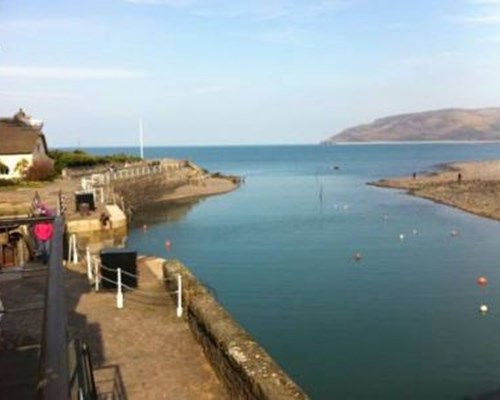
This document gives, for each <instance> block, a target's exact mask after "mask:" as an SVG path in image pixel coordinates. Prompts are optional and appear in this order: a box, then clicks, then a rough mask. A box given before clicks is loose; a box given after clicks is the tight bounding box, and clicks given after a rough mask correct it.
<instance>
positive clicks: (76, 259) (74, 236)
mask: <svg viewBox="0 0 500 400" xmlns="http://www.w3.org/2000/svg"><path fill="white" fill-rule="evenodd" d="M71 236H72V237H73V241H72V244H73V246H72V249H71V250H72V256H73V258H72V261H73V264H77V263H78V251H77V248H76V235H75V234H74V233H73V234H72V235H71Z"/></svg>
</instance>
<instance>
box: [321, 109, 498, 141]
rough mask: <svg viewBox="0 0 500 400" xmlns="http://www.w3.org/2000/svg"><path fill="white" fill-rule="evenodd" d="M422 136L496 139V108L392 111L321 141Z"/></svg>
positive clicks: (436, 139) (434, 139) (443, 139)
mask: <svg viewBox="0 0 500 400" xmlns="http://www.w3.org/2000/svg"><path fill="white" fill-rule="evenodd" d="M424 140H425V141H445V140H446V141H448V140H450V141H453V140H500V108H481V109H476V110H465V109H446V110H435V111H426V112H420V113H413V114H401V115H395V116H391V117H386V118H381V119H377V120H375V121H374V122H372V123H371V124H366V125H358V126H355V127H352V128H348V129H345V130H343V131H342V132H340V133H338V134H336V135H334V136H331V137H330V138H328V139H326V140H325V141H323V142H322V143H323V144H333V143H342V142H375V141H384V142H400V141H424Z"/></svg>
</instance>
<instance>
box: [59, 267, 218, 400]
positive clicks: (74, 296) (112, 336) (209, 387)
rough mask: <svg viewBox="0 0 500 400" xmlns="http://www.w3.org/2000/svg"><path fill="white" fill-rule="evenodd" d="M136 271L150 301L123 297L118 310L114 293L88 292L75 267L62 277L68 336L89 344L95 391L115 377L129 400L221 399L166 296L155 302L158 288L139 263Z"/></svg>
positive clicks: (215, 382)
mask: <svg viewBox="0 0 500 400" xmlns="http://www.w3.org/2000/svg"><path fill="white" fill-rule="evenodd" d="M139 270H140V274H141V279H140V280H141V285H142V287H144V286H148V289H149V290H155V289H154V286H155V284H156V294H155V295H152V297H153V298H154V300H155V301H151V297H146V296H140V295H136V296H131V295H128V294H125V307H124V308H123V309H121V310H118V309H117V308H116V300H115V295H114V293H104V292H99V293H94V292H92V291H91V290H90V288H89V284H88V283H87V280H86V276H85V275H84V271H82V269H81V268H79V267H77V266H73V267H71V268H70V269H69V270H68V273H67V279H66V282H67V287H68V295H69V303H70V304H69V309H70V314H69V324H70V329H71V335H77V336H79V337H81V338H84V339H85V340H86V341H87V343H88V344H89V345H90V348H91V352H92V356H93V362H94V364H95V365H97V366H98V368H97V371H96V378H97V381H98V386H99V388H100V390H101V391H103V392H105V391H107V390H110V386H111V385H110V384H111V378H112V376H113V375H115V378H116V376H117V375H116V374H117V373H119V375H120V376H121V379H122V382H123V388H124V391H125V392H126V398H127V399H129V400H131V399H146V400H147V399H179V400H182V399H186V400H192V399H200V400H203V399H226V398H227V396H226V394H225V391H224V389H223V387H222V385H221V384H220V383H219V381H218V379H217V377H216V376H215V374H214V372H213V370H212V369H211V367H210V365H209V363H208V361H207V360H206V358H205V356H204V354H203V351H202V349H201V347H200V346H199V344H198V343H197V342H196V340H195V339H194V337H193V335H192V334H191V331H190V329H189V327H188V325H187V323H186V321H185V320H183V319H179V318H177V317H176V315H175V305H174V304H173V303H172V301H171V300H170V299H168V298H167V297H166V296H165V297H163V296H162V299H161V301H158V296H159V292H160V291H162V287H161V285H160V283H157V278H156V277H155V276H154V274H153V273H152V272H151V271H150V270H149V268H147V267H145V266H144V264H143V263H141V265H140V267H139ZM165 299H167V300H165ZM165 302H166V303H167V304H165ZM150 303H163V305H155V304H150Z"/></svg>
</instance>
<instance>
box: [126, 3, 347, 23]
mask: <svg viewBox="0 0 500 400" xmlns="http://www.w3.org/2000/svg"><path fill="white" fill-rule="evenodd" d="M124 1H125V2H128V3H132V4H140V5H157V6H160V5H164V6H168V7H174V8H185V9H186V10H187V11H188V12H189V13H191V14H193V15H196V16H200V17H207V18H208V17H211V18H213V17H222V18H243V17H248V18H252V19H254V20H256V21H269V20H275V19H279V18H283V17H289V18H292V19H305V18H308V19H311V18H318V17H321V16H324V15H329V14H331V13H335V12H337V11H338V10H339V9H341V8H342V7H345V6H347V5H350V4H351V1H350V0H310V1H307V2H304V3H303V4H301V3H300V2H294V1H290V0H279V1H270V0H205V1H201V0H124Z"/></svg>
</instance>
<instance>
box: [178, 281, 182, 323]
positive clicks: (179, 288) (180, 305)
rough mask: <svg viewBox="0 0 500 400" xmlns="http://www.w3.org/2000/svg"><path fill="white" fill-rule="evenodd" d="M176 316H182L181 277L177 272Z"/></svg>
mask: <svg viewBox="0 0 500 400" xmlns="http://www.w3.org/2000/svg"><path fill="white" fill-rule="evenodd" d="M177 316H178V317H179V318H180V317H182V277H181V274H177Z"/></svg>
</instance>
